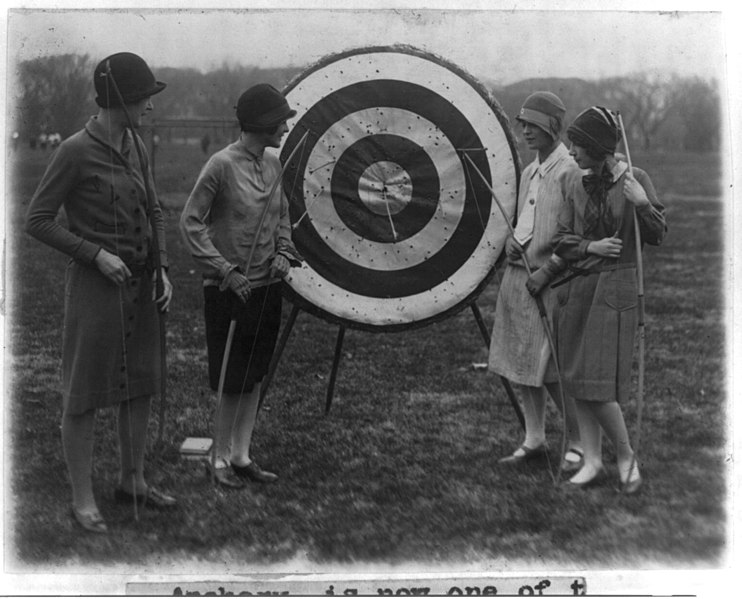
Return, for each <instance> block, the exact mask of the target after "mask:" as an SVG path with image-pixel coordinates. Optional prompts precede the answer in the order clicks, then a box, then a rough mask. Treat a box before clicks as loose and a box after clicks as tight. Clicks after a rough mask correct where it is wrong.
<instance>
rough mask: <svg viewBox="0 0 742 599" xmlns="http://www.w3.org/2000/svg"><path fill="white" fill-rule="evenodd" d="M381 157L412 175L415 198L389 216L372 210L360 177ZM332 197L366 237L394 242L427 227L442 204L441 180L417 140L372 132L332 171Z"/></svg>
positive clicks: (340, 213)
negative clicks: (362, 195)
mask: <svg viewBox="0 0 742 599" xmlns="http://www.w3.org/2000/svg"><path fill="white" fill-rule="evenodd" d="M380 161H389V162H394V163H396V164H397V165H399V166H400V167H401V168H403V169H404V170H405V171H406V172H407V174H408V175H409V176H410V179H411V183H412V191H413V193H412V198H411V200H410V203H409V204H408V205H407V206H406V207H405V208H404V209H403V210H401V211H400V212H398V213H396V214H392V216H391V218H392V220H393V221H394V231H396V233H397V238H396V239H395V238H394V235H393V231H392V228H391V224H390V222H389V216H388V215H386V214H376V213H375V212H372V211H371V210H369V208H368V207H367V206H366V205H365V204H364V203H363V201H362V200H361V198H360V196H359V195H358V181H359V179H360V178H361V176H362V175H363V173H364V172H365V171H366V169H367V168H368V167H369V166H370V165H372V164H374V163H376V162H380ZM331 187H332V201H333V203H334V205H335V210H336V212H337V213H338V216H340V218H341V219H342V221H343V222H344V223H345V224H346V225H347V227H348V228H349V229H350V230H352V231H353V232H354V233H357V234H358V235H360V236H361V237H363V238H364V239H369V240H371V241H377V242H381V243H393V242H394V241H397V242H399V241H403V240H404V239H407V238H408V237H412V236H413V235H415V233H417V232H418V231H420V229H422V228H424V227H425V226H426V225H427V224H428V222H429V221H430V219H431V218H433V216H434V215H435V211H436V208H437V207H438V191H439V189H440V181H439V179H438V171H437V170H436V169H435V165H434V164H433V161H432V160H431V159H430V157H429V156H428V154H427V153H426V152H425V150H423V149H422V148H421V147H420V146H418V145H417V144H416V143H414V142H412V141H410V140H409V139H405V138H404V137H399V136H397V135H388V134H380V135H371V136H369V137H364V138H363V139H360V140H358V141H357V142H355V143H354V144H353V145H351V146H350V147H349V148H348V149H346V150H345V152H343V155H342V156H341V157H340V159H339V160H338V161H337V164H336V165H335V168H334V169H333V171H332V183H331Z"/></svg>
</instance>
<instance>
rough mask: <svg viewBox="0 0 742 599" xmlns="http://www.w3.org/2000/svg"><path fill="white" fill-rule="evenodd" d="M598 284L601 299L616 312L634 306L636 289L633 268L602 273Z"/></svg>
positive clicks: (635, 303)
mask: <svg viewBox="0 0 742 599" xmlns="http://www.w3.org/2000/svg"><path fill="white" fill-rule="evenodd" d="M600 285H601V286H602V296H603V301H604V302H605V303H606V304H607V305H608V306H610V307H611V308H613V309H614V310H616V311H617V312H624V311H625V310H631V309H632V308H635V307H636V305H637V303H638V299H637V293H638V289H637V285H636V269H635V268H623V269H621V270H613V271H609V272H606V273H603V275H602V276H601V282H600Z"/></svg>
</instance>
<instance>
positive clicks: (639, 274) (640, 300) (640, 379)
mask: <svg viewBox="0 0 742 599" xmlns="http://www.w3.org/2000/svg"><path fill="white" fill-rule="evenodd" d="M617 116H618V126H619V127H620V128H621V139H622V140H623V147H624V150H625V151H626V162H628V163H629V172H630V173H631V174H632V175H633V174H634V171H633V167H632V165H631V154H630V152H629V143H628V141H627V139H626V130H625V128H624V126H623V119H622V118H621V113H620V112H619V113H617ZM632 213H633V215H634V237H635V238H636V239H635V240H634V243H635V246H636V285H637V317H638V318H637V319H638V327H639V348H638V358H639V371H638V373H637V387H636V405H637V408H636V431H635V432H634V456H633V457H632V458H631V465H630V467H629V474H628V475H627V477H626V483H623V484H622V485H621V488H622V490H623V488H624V487H625V485H626V484H627V483H628V482H629V480H630V479H631V472H632V470H633V469H634V466H635V465H636V464H637V461H638V458H637V455H638V453H639V443H640V442H641V433H642V415H643V412H644V370H645V365H644V359H645V358H644V352H645V331H644V328H645V327H644V260H643V258H642V236H641V229H640V227H639V217H638V216H637V214H636V208H634V210H632Z"/></svg>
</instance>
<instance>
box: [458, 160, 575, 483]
mask: <svg viewBox="0 0 742 599" xmlns="http://www.w3.org/2000/svg"><path fill="white" fill-rule="evenodd" d="M463 155H464V157H465V158H466V160H468V161H469V164H471V166H472V167H474V170H475V171H476V173H477V174H478V175H479V178H480V179H481V180H482V182H483V183H484V185H485V187H487V190H488V191H489V192H490V195H491V196H492V199H493V200H495V204H497V207H498V208H499V209H500V213H501V214H502V218H503V220H504V221H505V224H506V225H507V227H508V231H509V232H510V234H511V235H513V236H515V229H514V228H513V225H512V223H511V222H510V218H509V216H508V214H507V212H506V211H505V207H504V206H503V205H502V203H500V200H499V198H498V197H497V195H496V194H495V190H494V189H492V186H491V185H490V184H489V182H488V181H487V179H486V178H485V176H484V174H482V171H481V170H479V167H478V166H477V165H476V164H475V163H474V161H473V160H472V159H471V158H470V157H469V155H468V154H467V153H466V152H463ZM521 257H522V258H523V265H524V266H525V269H526V274H528V276H529V277H530V276H531V273H532V270H531V265H530V263H529V262H528V258H527V256H526V253H525V251H524V252H523V253H522V254H521ZM533 299H534V300H535V301H536V306H537V307H538V313H539V316H540V317H541V323H542V325H543V327H544V332H545V333H546V338H547V340H548V342H549V348H550V349H551V356H552V359H553V361H554V366H555V369H556V373H557V378H558V379H559V401H560V403H561V408H562V415H563V417H564V419H565V423H566V418H567V405H566V404H567V402H566V401H565V398H564V385H563V383H562V373H561V370H560V369H559V360H558V359H557V351H556V343H555V342H554V336H553V334H552V332H551V327H550V326H549V321H548V316H547V314H546V306H545V305H544V300H543V298H542V297H541V296H539V295H537V296H535V297H534V298H533ZM565 427H566V424H565ZM566 449H567V438H566V431H565V430H563V431H562V452H561V455H564V453H565V451H566ZM561 475H562V463H561V460H560V462H559V468H558V470H557V474H556V477H555V478H554V484H555V485H558V484H559V479H560V478H561Z"/></svg>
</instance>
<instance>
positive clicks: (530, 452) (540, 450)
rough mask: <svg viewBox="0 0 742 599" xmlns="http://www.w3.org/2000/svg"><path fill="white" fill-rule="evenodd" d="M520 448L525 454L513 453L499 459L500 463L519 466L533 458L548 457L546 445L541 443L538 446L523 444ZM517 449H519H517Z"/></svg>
mask: <svg viewBox="0 0 742 599" xmlns="http://www.w3.org/2000/svg"><path fill="white" fill-rule="evenodd" d="M520 449H521V450H522V451H523V455H516V454H515V453H512V454H510V455H508V456H505V457H504V458H500V459H499V460H498V464H503V465H506V466H517V465H519V464H525V463H526V462H530V461H531V460H538V459H541V458H544V457H546V445H544V444H541V445H539V446H538V447H534V448H530V447H526V446H525V445H521V446H520ZM516 451H518V450H517V449H516Z"/></svg>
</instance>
